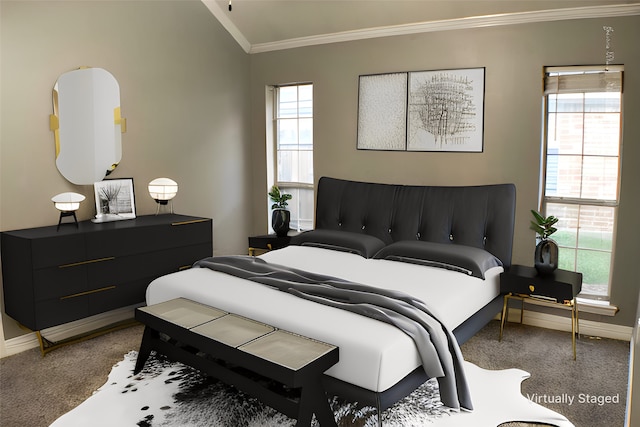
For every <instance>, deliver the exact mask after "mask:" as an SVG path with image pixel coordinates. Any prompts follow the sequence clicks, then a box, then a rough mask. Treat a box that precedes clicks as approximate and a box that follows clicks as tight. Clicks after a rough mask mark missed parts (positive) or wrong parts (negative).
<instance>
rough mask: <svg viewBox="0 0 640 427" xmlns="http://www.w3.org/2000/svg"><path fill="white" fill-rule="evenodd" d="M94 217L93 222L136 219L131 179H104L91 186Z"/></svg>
mask: <svg viewBox="0 0 640 427" xmlns="http://www.w3.org/2000/svg"><path fill="white" fill-rule="evenodd" d="M93 188H94V191H95V197H96V217H95V219H93V220H92V221H93V222H108V221H119V220H123V219H133V218H135V217H136V203H135V197H134V192H133V178H122V179H105V180H103V181H99V182H96V183H94V184H93Z"/></svg>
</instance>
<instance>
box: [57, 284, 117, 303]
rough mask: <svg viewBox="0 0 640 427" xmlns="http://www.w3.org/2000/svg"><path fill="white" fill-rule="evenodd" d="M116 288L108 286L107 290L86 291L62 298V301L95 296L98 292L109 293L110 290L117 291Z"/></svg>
mask: <svg viewBox="0 0 640 427" xmlns="http://www.w3.org/2000/svg"><path fill="white" fill-rule="evenodd" d="M115 288H116V287H115V286H107V287H106V288H100V289H94V290H92V291H86V292H80V293H77V294H73V295H67V296H66V297H61V298H60V300H63V299H69V298H75V297H82V296H85V295H90V294H95V293H98V292H104V291H109V290H111V289H115Z"/></svg>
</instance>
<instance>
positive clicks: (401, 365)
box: [146, 246, 502, 392]
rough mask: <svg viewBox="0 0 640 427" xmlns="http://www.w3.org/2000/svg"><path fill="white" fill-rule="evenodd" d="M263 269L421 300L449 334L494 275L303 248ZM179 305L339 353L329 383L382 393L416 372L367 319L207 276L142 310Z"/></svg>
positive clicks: (163, 289) (175, 283) (386, 333)
mask: <svg viewBox="0 0 640 427" xmlns="http://www.w3.org/2000/svg"><path fill="white" fill-rule="evenodd" d="M260 257H261V258H263V259H264V260H266V261H267V262H270V263H275V264H281V265H286V266H289V267H294V268H299V269H302V270H306V271H310V272H315V273H320V274H326V275H331V276H335V277H339V278H342V279H346V280H350V281H353V282H358V283H363V284H367V285H370V286H377V287H382V288H387V289H394V290H397V291H402V292H405V293H408V294H411V295H414V296H415V297H417V298H419V299H421V300H423V301H424V302H425V303H426V304H427V305H428V306H429V307H430V308H431V310H432V312H433V313H434V314H436V315H437V316H438V317H439V319H440V320H441V321H442V322H443V323H444V325H445V326H447V327H448V328H449V329H450V330H453V329H454V328H455V327H457V326H458V325H460V324H461V323H462V322H464V321H465V320H466V319H467V318H469V317H470V316H471V315H472V314H474V313H475V312H476V311H478V310H479V309H480V308H482V307H483V306H484V305H486V304H487V303H488V302H490V301H491V300H492V299H494V298H495V297H496V296H497V295H498V294H499V291H500V286H499V282H498V279H499V275H500V273H501V272H502V268H501V267H495V268H492V269H491V270H489V271H488V272H486V273H485V280H482V279H478V278H475V277H471V276H467V275H465V274H462V273H458V272H454V271H450V270H445V269H441V268H435V267H426V266H420V265H414V264H408V263H403V262H398V261H387V260H377V259H365V258H363V257H361V256H360V255H355V254H351V253H346V252H339V251H332V250H327V249H321V248H315V247H308V246H289V247H286V248H283V249H279V250H275V251H271V252H267V253H265V254H263V255H261V256H260ZM178 297H184V298H188V299H191V300H194V301H198V302H201V303H204V304H207V305H210V306H213V307H217V308H219V309H222V310H225V311H228V312H231V313H236V314H239V315H241V316H246V317H249V318H252V319H255V320H258V321H261V322H264V323H267V324H270V325H272V326H275V327H278V328H281V329H285V330H289V331H292V332H295V333H298V334H301V335H305V336H308V337H311V338H314V339H317V340H320V341H325V342H327V343H331V344H333V345H336V346H338V347H339V349H340V350H339V352H340V361H339V362H338V363H337V364H336V365H334V366H333V367H332V368H330V369H329V370H328V371H327V374H328V375H331V376H333V377H335V378H338V379H340V380H342V381H346V382H348V383H351V384H353V385H356V386H359V387H363V388H365V389H367V390H372V391H377V392H381V391H384V390H386V389H388V388H389V387H391V386H393V385H394V384H396V383H397V382H398V381H400V380H401V379H402V378H404V377H405V376H406V375H407V374H409V373H410V372H411V371H413V370H414V369H415V368H417V367H418V366H420V358H419V355H418V352H417V350H416V348H415V345H414V343H413V341H412V339H411V338H410V337H409V336H407V335H405V333H404V332H402V331H401V330H400V329H397V328H395V327H394V326H391V325H389V324H386V323H383V322H379V321H377V320H374V319H370V318H367V317H363V316H360V315H358V314H355V313H351V312H347V311H344V310H340V309H337V308H333V307H328V306H325V305H321V304H317V303H314V302H312V301H308V300H304V299H301V298H298V297H296V296H294V295H291V294H287V293H284V292H281V291H278V290H275V289H272V288H269V287H267V286H264V285H260V284H257V283H253V282H250V281H247V280H243V279H239V278H237V277H233V276H230V275H227V274H224V273H220V272H215V271H212V270H209V269H207V268H192V269H189V270H185V271H181V272H179V273H173V274H169V275H166V276H162V277H160V278H158V279H155V280H154V281H153V282H151V284H150V285H149V287H148V288H147V298H146V299H147V304H149V305H151V304H157V303H160V302H163V301H167V300H170V299H173V298H178Z"/></svg>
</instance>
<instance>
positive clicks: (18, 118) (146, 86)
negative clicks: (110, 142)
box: [0, 0, 250, 339]
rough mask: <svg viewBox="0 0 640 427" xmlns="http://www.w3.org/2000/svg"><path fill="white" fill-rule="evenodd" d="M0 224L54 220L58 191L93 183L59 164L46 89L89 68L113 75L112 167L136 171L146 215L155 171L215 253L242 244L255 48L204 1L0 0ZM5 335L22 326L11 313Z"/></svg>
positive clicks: (87, 208) (85, 190) (120, 172)
mask: <svg viewBox="0 0 640 427" xmlns="http://www.w3.org/2000/svg"><path fill="white" fill-rule="evenodd" d="M0 8H1V9H0V11H1V15H2V16H1V28H2V30H1V31H2V41H1V43H2V44H1V52H2V69H1V70H2V77H1V78H2V80H1V83H2V112H1V115H0V118H1V120H2V128H1V131H0V132H1V133H0V135H1V146H0V149H1V169H0V181H1V182H0V192H1V193H0V201H1V206H0V230H3V231H4V230H12V229H19V228H29V227H36V226H43V225H51V224H55V223H56V222H57V219H58V212H57V211H56V210H55V209H54V207H53V204H52V203H51V197H52V196H54V195H55V194H58V193H62V192H64V191H75V192H78V193H82V194H84V195H85V196H87V200H86V201H85V202H84V203H83V205H82V208H81V210H80V211H79V219H81V220H86V219H89V218H90V217H92V216H93V215H94V214H95V203H94V197H93V187H92V186H75V185H73V184H71V183H69V182H67V181H66V180H65V179H64V178H63V177H62V175H60V173H59V172H58V171H57V169H56V167H55V150H54V141H53V133H52V132H51V131H50V130H49V124H48V123H49V122H48V120H49V118H48V117H49V114H51V113H52V100H51V90H52V88H53V85H54V83H55V82H56V79H57V78H58V76H59V75H60V74H62V73H64V72H67V71H70V70H73V69H76V68H78V67H79V66H82V65H88V66H93V67H101V68H105V69H106V70H108V71H110V72H111V73H112V74H113V75H114V76H115V77H116V79H117V80H118V82H119V84H120V91H121V104H122V114H123V116H124V117H126V118H127V120H128V131H127V133H125V134H124V135H123V157H122V161H121V163H120V166H119V167H118V168H117V169H116V171H115V172H114V173H113V174H112V176H113V177H115V178H124V177H133V179H134V185H135V193H136V194H135V196H136V207H137V213H138V214H139V215H144V214H153V213H155V211H156V205H155V202H153V201H152V200H151V198H150V197H149V194H148V192H147V184H148V183H149V181H151V180H152V179H153V178H157V177H160V176H167V177H170V178H173V179H175V180H176V181H177V182H178V184H179V186H180V191H179V193H178V196H177V197H176V198H175V200H174V208H175V211H176V212H177V213H182V214H188V215H202V216H206V217H211V218H213V219H214V252H215V253H239V252H242V251H246V236H247V233H248V231H249V222H250V214H249V208H248V206H249V204H250V195H249V194H248V190H247V189H248V185H249V180H248V176H249V174H250V167H249V166H250V164H249V160H250V154H249V141H250V140H249V121H248V117H249V102H248V101H249V91H248V86H249V84H248V83H249V56H248V55H247V54H246V53H245V52H244V51H243V50H242V49H241V48H240V47H239V46H238V44H237V43H236V42H235V40H233V38H232V37H231V36H230V35H229V34H228V33H227V31H226V30H224V28H223V27H222V26H221V25H220V24H219V22H218V21H217V20H216V18H215V17H214V16H213V15H212V14H211V13H210V12H209V10H208V9H207V8H206V7H205V6H204V4H203V3H202V2H200V1H186V2H185V1H152V2H151V1H141V2H138V1H136V2H134V1H131V2H120V1H59V2H56V1H46V2H31V1H18V2H12V1H4V0H3V1H2V2H0ZM3 324H4V330H5V337H6V338H7V339H9V338H12V337H13V336H15V335H18V334H22V333H24V331H22V330H19V329H17V327H16V324H15V322H14V321H13V320H12V319H10V318H8V317H6V316H4V318H3Z"/></svg>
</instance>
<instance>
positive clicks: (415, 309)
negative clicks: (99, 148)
mask: <svg viewBox="0 0 640 427" xmlns="http://www.w3.org/2000/svg"><path fill="white" fill-rule="evenodd" d="M194 267H205V268H209V269H211V270H214V271H219V272H223V273H227V274H231V275H233V276H236V277H240V278H243V279H247V280H251V281H253V282H257V283H262V284H264V285H268V286H272V287H274V288H277V289H279V290H281V291H284V292H288V293H290V294H293V295H296V296H298V297H301V298H305V299H308V300H311V301H315V302H318V303H320V304H325V305H329V306H332V307H338V308H341V309H344V310H349V311H352V312H355V313H358V314H361V315H363V316H367V317H371V318H373V319H376V320H379V321H382V322H386V323H389V324H392V325H394V326H396V327H398V328H400V329H401V330H402V331H404V332H405V333H406V334H407V335H409V336H410V337H411V338H413V340H414V342H415V344H416V347H417V349H418V353H419V354H420V358H421V360H422V365H423V367H424V370H425V372H426V374H427V375H428V376H429V377H432V378H433V377H435V378H437V380H438V384H439V388H440V400H441V401H442V403H443V404H444V405H446V406H448V407H449V408H452V409H456V410H459V409H460V408H463V409H466V410H469V411H471V410H473V405H472V403H471V395H470V391H469V387H468V385H467V380H466V377H465V374H464V369H463V361H464V359H463V357H462V353H461V352H460V348H459V346H458V342H457V341H456V339H455V337H454V336H453V334H452V333H451V332H450V331H448V330H447V329H446V328H445V327H444V325H442V323H440V321H438V320H437V319H436V318H435V317H434V316H433V315H432V314H431V312H430V310H429V309H428V308H427V306H426V305H425V303H424V302H422V301H420V300H417V299H415V298H413V297H412V296H410V295H407V294H404V293H401V292H397V291H391V290H388V289H380V288H376V287H372V286H367V285H363V284H358V283H353V282H350V281H346V280H342V279H338V278H335V277H330V276H324V275H320V274H315V273H310V272H307V271H302V270H298V269H294V268H290V267H286V266H282V265H277V264H270V263H267V262H266V261H264V260H263V259H260V258H255V257H250V256H218V257H210V258H205V259H202V260H200V261H197V262H196V263H195V264H194Z"/></svg>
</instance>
